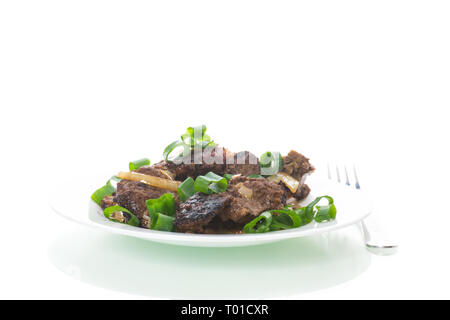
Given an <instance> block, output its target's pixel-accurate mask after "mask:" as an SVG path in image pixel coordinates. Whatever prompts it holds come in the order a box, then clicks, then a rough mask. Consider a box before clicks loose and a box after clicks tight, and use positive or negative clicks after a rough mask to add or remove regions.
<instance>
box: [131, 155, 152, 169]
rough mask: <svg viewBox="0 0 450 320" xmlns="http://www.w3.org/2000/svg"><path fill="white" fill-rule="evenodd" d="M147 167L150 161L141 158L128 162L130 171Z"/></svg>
mask: <svg viewBox="0 0 450 320" xmlns="http://www.w3.org/2000/svg"><path fill="white" fill-rule="evenodd" d="M148 165H150V159H147V158H142V159H139V160H136V161H132V162H130V164H129V165H128V167H129V168H130V171H136V170H137V169H139V168H140V167H142V166H148Z"/></svg>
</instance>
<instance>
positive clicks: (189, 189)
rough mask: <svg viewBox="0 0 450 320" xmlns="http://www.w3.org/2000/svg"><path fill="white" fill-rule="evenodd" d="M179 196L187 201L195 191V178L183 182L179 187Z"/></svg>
mask: <svg viewBox="0 0 450 320" xmlns="http://www.w3.org/2000/svg"><path fill="white" fill-rule="evenodd" d="M177 191H178V197H179V198H180V200H181V201H183V202H185V201H186V200H187V199H189V198H190V197H192V196H193V195H194V193H195V189H194V179H192V178H191V177H189V178H187V179H186V180H184V181H183V183H182V184H180V186H179V187H178V190H177Z"/></svg>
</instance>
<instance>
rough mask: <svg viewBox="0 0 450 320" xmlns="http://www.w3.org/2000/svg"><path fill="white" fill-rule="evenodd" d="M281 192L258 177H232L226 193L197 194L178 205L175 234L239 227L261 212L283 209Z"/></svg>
mask: <svg viewBox="0 0 450 320" xmlns="http://www.w3.org/2000/svg"><path fill="white" fill-rule="evenodd" d="M284 203H285V197H284V190H283V189H282V187H281V186H279V185H277V184H275V183H272V182H269V181H267V180H265V179H262V178H256V179H252V178H248V177H244V176H239V177H235V178H233V179H231V180H230V185H229V187H228V190H227V191H226V192H223V193H219V194H211V195H206V194H202V193H197V194H195V195H194V196H192V197H191V198H189V199H188V200H187V201H186V202H184V203H182V204H180V210H179V211H178V212H177V215H176V217H175V223H174V225H175V228H176V230H177V231H178V232H190V233H223V229H224V228H223V226H227V229H229V230H242V227H243V226H244V225H245V224H246V223H248V222H250V221H251V220H252V219H254V218H255V217H257V216H258V215H259V214H260V213H261V212H263V211H266V210H271V209H278V208H281V207H283V205H284Z"/></svg>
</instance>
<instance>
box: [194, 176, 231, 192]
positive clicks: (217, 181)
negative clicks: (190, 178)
mask: <svg viewBox="0 0 450 320" xmlns="http://www.w3.org/2000/svg"><path fill="white" fill-rule="evenodd" d="M227 188H228V182H227V179H225V178H224V177H221V176H219V175H217V174H215V173H214V172H208V173H207V174H206V175H204V176H198V177H197V179H195V182H194V189H195V191H197V192H202V193H205V194H211V193H220V192H224V191H226V190H227Z"/></svg>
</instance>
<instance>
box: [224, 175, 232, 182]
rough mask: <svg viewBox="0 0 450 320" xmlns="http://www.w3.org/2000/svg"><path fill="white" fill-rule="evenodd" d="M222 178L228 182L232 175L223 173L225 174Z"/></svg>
mask: <svg viewBox="0 0 450 320" xmlns="http://www.w3.org/2000/svg"><path fill="white" fill-rule="evenodd" d="M223 177H224V178H225V179H227V181H230V180H231V178H233V175H232V174H231V173H225V174H224V175H223Z"/></svg>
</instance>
